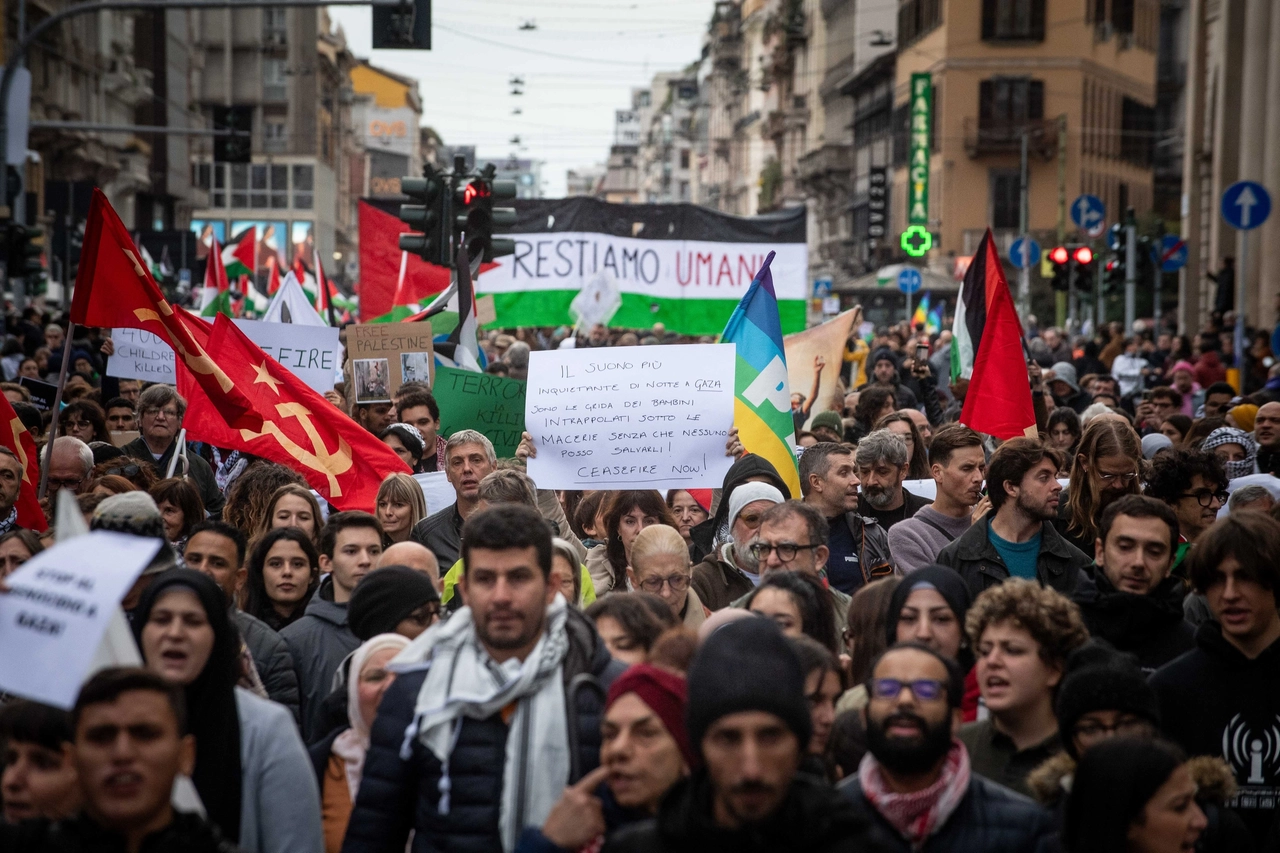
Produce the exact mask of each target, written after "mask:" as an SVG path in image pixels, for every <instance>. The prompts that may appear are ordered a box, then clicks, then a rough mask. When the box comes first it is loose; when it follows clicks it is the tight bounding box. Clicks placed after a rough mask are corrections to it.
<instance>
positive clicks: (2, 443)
mask: <svg viewBox="0 0 1280 853" xmlns="http://www.w3.org/2000/svg"><path fill="white" fill-rule="evenodd" d="M0 418H3V419H4V420H5V422H6V423H7V424H8V428H6V429H0V447H7V448H9V449H10V450H12V451H13V455H14V456H17V457H18V461H19V462H21V463H22V485H21V486H19V487H18V500H17V502H16V503H15V504H14V506H15V507H17V509H18V526H19V527H25V528H27V529H28V530H35V531H44V530H47V529H48V528H49V522H48V521H47V520H46V519H45V517H44V511H43V510H41V509H40V499H39V498H38V497H37V496H36V492H37V490H38V489H39V488H40V457H39V455H38V454H37V452H36V442H35V439H33V438H32V437H31V433H29V432H27V428H26V427H25V426H23V425H22V418H20V417H18V413H17V412H15V411H14V410H13V406H12V405H10V403H9V399H8V398H7V397H5V396H3V395H0Z"/></svg>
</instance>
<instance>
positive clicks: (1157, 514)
mask: <svg viewBox="0 0 1280 853" xmlns="http://www.w3.org/2000/svg"><path fill="white" fill-rule="evenodd" d="M1177 544H1178V519H1177V518H1176V517H1175V516H1174V514H1173V510H1172V509H1170V508H1169V507H1168V506H1167V505H1166V504H1163V503H1161V502H1160V501H1158V500H1156V499H1155V498H1149V497H1145V496H1143V495H1125V496H1124V497H1122V498H1120V499H1119V500H1117V501H1116V502H1115V503H1113V504H1111V505H1110V506H1108V507H1107V508H1106V510H1104V511H1103V513H1102V523H1101V525H1100V526H1099V529H1098V540H1097V543H1096V546H1095V547H1096V551H1095V557H1094V564H1095V566H1096V568H1095V569H1094V571H1093V583H1092V584H1084V585H1082V586H1081V588H1080V589H1079V590H1077V592H1076V595H1075V602H1076V604H1078V605H1079V606H1080V615H1081V616H1083V617H1084V624H1085V625H1086V626H1087V627H1088V629H1089V633H1090V635H1092V636H1094V637H1101V638H1102V639H1104V640H1106V641H1107V642H1109V643H1110V644H1111V645H1113V646H1115V647H1116V648H1117V649H1119V650H1120V651H1122V652H1128V653H1130V654H1132V655H1134V656H1135V657H1136V658H1137V659H1138V664H1139V666H1141V667H1142V671H1143V674H1144V675H1150V674H1151V673H1153V672H1155V671H1156V670H1157V669H1159V668H1160V667H1162V666H1164V665H1165V664H1166V663H1168V662H1169V661H1171V660H1173V659H1174V658H1176V657H1177V656H1178V655H1180V654H1182V653H1183V652H1187V651H1190V650H1191V649H1192V648H1194V647H1195V631H1194V630H1193V629H1192V627H1191V624H1190V623H1188V622H1187V621H1186V620H1185V619H1184V618H1183V614H1182V600H1183V598H1185V597H1186V594H1187V589H1186V585H1185V584H1183V582H1182V580H1181V579H1180V578H1176V577H1173V576H1172V575H1170V574H1169V569H1170V567H1171V566H1172V565H1173V552H1174V548H1176V547H1177Z"/></svg>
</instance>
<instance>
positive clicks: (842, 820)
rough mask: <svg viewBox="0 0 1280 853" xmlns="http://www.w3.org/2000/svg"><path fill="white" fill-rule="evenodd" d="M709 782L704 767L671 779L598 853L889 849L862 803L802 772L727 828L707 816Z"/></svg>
mask: <svg viewBox="0 0 1280 853" xmlns="http://www.w3.org/2000/svg"><path fill="white" fill-rule="evenodd" d="M711 810H712V807H711V782H710V780H709V779H708V778H707V773H706V771H705V770H701V771H698V772H696V773H694V775H693V776H690V777H688V778H686V779H683V780H681V781H680V782H678V783H676V786H675V787H674V788H672V789H671V790H670V791H668V792H667V795H666V796H665V797H664V798H663V800H662V805H661V806H660V807H659V808H658V816H657V817H656V818H652V819H650V820H646V821H642V822H640V823H638V824H635V825H633V826H629V827H626V828H625V829H622V830H620V831H618V832H617V833H615V834H614V835H613V836H611V837H610V838H609V839H608V840H606V841H605V845H604V849H603V851H602V853H713V851H716V853H718V851H726V853H793V851H794V853H846V851H847V853H889V851H891V850H893V849H894V848H893V847H892V845H891V841H890V839H888V838H886V837H885V836H884V835H883V834H881V833H878V832H877V831H876V829H875V825H874V823H873V822H872V817H871V816H870V815H869V814H867V811H866V808H865V806H862V805H859V804H857V803H854V802H852V801H851V800H848V799H846V798H844V797H841V796H840V795H839V794H837V793H836V791H835V790H834V789H833V788H832V787H831V786H830V785H828V784H826V783H825V782H824V781H822V780H820V779H817V778H815V777H813V776H808V775H805V774H803V773H801V774H798V775H797V776H796V777H795V779H794V780H793V781H792V782H791V790H790V792H789V793H788V794H787V797H786V799H785V800H783V801H782V805H781V806H779V808H778V810H777V811H776V812H775V813H774V814H773V815H771V816H770V817H769V818H767V819H766V820H765V821H763V822H762V823H761V824H758V825H756V826H753V827H751V828H749V829H740V830H729V829H723V828H721V827H719V826H716V824H715V822H714V821H713V820H712V818H711Z"/></svg>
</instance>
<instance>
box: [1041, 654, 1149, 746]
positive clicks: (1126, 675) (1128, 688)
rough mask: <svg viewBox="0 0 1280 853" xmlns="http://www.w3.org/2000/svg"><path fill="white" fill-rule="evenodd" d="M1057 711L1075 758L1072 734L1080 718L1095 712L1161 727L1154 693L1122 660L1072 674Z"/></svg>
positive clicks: (1060, 727)
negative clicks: (1130, 717)
mask: <svg viewBox="0 0 1280 853" xmlns="http://www.w3.org/2000/svg"><path fill="white" fill-rule="evenodd" d="M1055 711H1056V713H1057V717H1058V731H1060V732H1061V733H1062V744H1063V746H1064V747H1065V748H1066V750H1067V752H1068V754H1070V755H1071V757H1072V758H1079V756H1078V755H1076V749H1075V744H1074V743H1073V742H1072V740H1073V739H1072V737H1071V731H1072V729H1074V728H1075V725H1076V722H1077V721H1078V720H1079V719H1080V718H1081V717H1083V716H1084V715H1085V714H1088V713H1090V712H1092V711H1123V712H1124V713H1126V714H1133V715H1135V716H1138V717H1142V718H1143V719H1144V720H1148V721H1150V722H1151V724H1152V725H1154V726H1155V727H1156V728H1159V727H1160V706H1159V704H1158V703H1157V701H1156V693H1155V691H1154V690H1152V689H1151V686H1150V685H1149V684H1147V680H1146V679H1145V678H1143V676H1142V671H1141V670H1139V669H1138V668H1137V667H1135V666H1130V665H1129V664H1127V663H1125V662H1124V661H1123V660H1117V661H1113V662H1110V663H1101V664H1090V665H1088V666H1083V667H1080V668H1079V669H1076V670H1073V671H1071V672H1069V673H1068V674H1067V677H1066V678H1064V679H1063V681H1062V685H1061V686H1060V687H1059V688H1058V701H1057V704H1056V707H1055Z"/></svg>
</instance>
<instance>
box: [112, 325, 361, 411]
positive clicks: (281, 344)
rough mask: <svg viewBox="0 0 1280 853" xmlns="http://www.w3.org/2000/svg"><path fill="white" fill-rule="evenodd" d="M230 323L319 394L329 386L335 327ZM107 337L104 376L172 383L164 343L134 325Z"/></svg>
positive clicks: (338, 353) (336, 359) (337, 364)
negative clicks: (111, 348)
mask: <svg viewBox="0 0 1280 853" xmlns="http://www.w3.org/2000/svg"><path fill="white" fill-rule="evenodd" d="M235 322H236V325H237V326H239V327H240V329H241V330H242V331H243V332H244V333H245V334H246V335H248V336H249V340H251V341H253V342H254V343H255V344H257V345H258V346H260V347H262V350H263V352H265V353H266V354H267V355H269V356H271V357H272V358H274V359H275V360H276V361H278V362H280V364H281V365H283V366H284V367H285V368H286V369H288V370H290V371H291V372H292V373H293V374H294V375H295V376H297V377H298V378H299V379H301V380H302V381H303V382H305V383H307V385H309V386H311V387H312V388H313V389H315V390H316V391H319V392H320V393H324V392H325V391H329V390H332V389H333V380H334V376H335V375H336V373H337V371H338V370H339V369H340V368H341V367H342V344H341V343H339V342H338V330H337V329H334V328H330V327H329V326H304V325H299V324H297V323H264V322H262V321H260V320H236V321H235ZM111 340H112V342H113V343H114V344H115V347H116V352H115V355H113V356H111V358H110V359H108V361H107V375H108V376H115V377H117V378H119V379H141V380H142V381H144V382H167V383H169V384H170V385H174V384H177V381H178V377H177V374H176V372H175V370H176V368H175V367H174V362H173V350H172V349H171V348H170V347H169V345H168V344H166V343H165V342H164V341H162V340H160V339H159V338H158V337H156V336H155V335H153V334H151V333H150V332H144V331H142V330H140V329H112V330H111ZM215 355H216V354H215Z"/></svg>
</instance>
